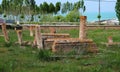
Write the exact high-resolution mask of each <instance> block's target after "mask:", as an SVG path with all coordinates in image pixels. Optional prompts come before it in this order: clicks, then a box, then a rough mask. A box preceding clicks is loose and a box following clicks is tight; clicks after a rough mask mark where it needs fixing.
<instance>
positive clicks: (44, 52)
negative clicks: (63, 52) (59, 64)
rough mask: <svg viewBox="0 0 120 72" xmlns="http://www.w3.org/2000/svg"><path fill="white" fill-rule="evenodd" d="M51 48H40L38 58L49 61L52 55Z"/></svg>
mask: <svg viewBox="0 0 120 72" xmlns="http://www.w3.org/2000/svg"><path fill="white" fill-rule="evenodd" d="M51 54H52V53H51V51H50V50H40V51H39V53H38V58H39V59H40V60H42V61H49V60H50V56H51Z"/></svg>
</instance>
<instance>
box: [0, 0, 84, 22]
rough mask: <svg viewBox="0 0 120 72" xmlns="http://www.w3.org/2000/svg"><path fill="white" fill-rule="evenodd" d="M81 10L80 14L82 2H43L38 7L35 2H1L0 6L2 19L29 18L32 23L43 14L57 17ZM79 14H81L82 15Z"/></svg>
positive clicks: (31, 0) (22, 0) (26, 0)
mask: <svg viewBox="0 0 120 72" xmlns="http://www.w3.org/2000/svg"><path fill="white" fill-rule="evenodd" d="M80 9H82V12H84V11H85V6H84V1H83V0H80V1H78V2H75V3H70V2H66V3H63V4H62V3H61V2H57V3H55V4H53V3H47V2H43V3H41V4H40V5H37V4H36V2H35V0H2V3H1V4H0V14H2V15H3V17H4V18H5V17H9V16H10V15H11V16H13V17H14V18H16V19H17V18H18V19H19V18H25V17H26V16H28V17H27V18H30V21H34V16H37V17H38V18H40V17H41V15H44V14H52V15H53V14H54V15H57V14H58V12H61V13H62V14H64V13H69V12H70V11H73V10H77V11H79V10H80ZM82 12H81V13H82Z"/></svg>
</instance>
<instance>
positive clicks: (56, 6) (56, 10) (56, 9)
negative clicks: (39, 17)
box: [55, 2, 61, 14]
mask: <svg viewBox="0 0 120 72" xmlns="http://www.w3.org/2000/svg"><path fill="white" fill-rule="evenodd" d="M60 8H61V2H57V3H56V5H55V14H57V12H58V11H60Z"/></svg>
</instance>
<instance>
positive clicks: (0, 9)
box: [0, 5, 3, 14]
mask: <svg viewBox="0 0 120 72" xmlns="http://www.w3.org/2000/svg"><path fill="white" fill-rule="evenodd" d="M2 13H3V11H2V7H1V5H0V14H2Z"/></svg>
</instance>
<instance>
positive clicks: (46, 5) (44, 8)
mask: <svg viewBox="0 0 120 72" xmlns="http://www.w3.org/2000/svg"><path fill="white" fill-rule="evenodd" d="M42 10H43V12H44V13H48V12H49V5H48V3H47V2H44V3H43V5H42Z"/></svg>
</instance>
